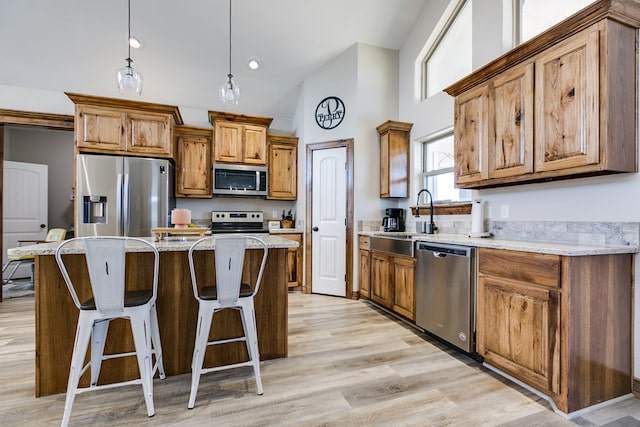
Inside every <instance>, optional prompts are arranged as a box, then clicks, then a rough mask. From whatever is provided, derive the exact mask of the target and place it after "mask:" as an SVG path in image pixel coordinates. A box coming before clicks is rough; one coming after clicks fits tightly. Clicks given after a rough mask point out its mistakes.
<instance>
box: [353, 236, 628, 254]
mask: <svg viewBox="0 0 640 427" xmlns="http://www.w3.org/2000/svg"><path fill="white" fill-rule="evenodd" d="M359 234H360V235H363V236H387V237H398V238H403V237H404V238H410V239H411V240H414V241H418V240H419V241H424V242H432V243H445V244H446V243H449V244H455V245H465V246H473V247H477V248H494V249H506V250H511V251H524V252H537V253H542V254H553V255H564V256H585V255H611V254H631V253H638V247H637V246H604V245H603V246H592V245H580V244H574V243H557V242H554V243H550V242H536V241H517V240H499V239H494V238H492V237H487V238H481V237H468V236H467V235H460V234H422V233H405V232H380V231H361V232H359Z"/></svg>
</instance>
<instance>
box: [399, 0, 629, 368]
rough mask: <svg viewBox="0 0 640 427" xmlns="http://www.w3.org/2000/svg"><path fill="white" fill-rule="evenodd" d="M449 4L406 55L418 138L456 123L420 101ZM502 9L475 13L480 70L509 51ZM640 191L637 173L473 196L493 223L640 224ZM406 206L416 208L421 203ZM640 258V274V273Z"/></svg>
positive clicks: (420, 27) (438, 8)
mask: <svg viewBox="0 0 640 427" xmlns="http://www.w3.org/2000/svg"><path fill="white" fill-rule="evenodd" d="M474 3H477V2H474ZM448 4H449V1H448V0H430V1H429V2H428V3H427V5H426V6H425V8H424V10H423V11H422V14H421V15H420V17H419V19H418V22H417V23H416V25H415V26H414V28H413V29H412V31H411V33H410V34H409V36H408V37H407V40H406V42H405V43H404V45H403V46H402V48H401V50H400V100H399V101H400V120H403V121H412V122H414V123H415V124H414V128H413V132H412V137H413V138H414V139H416V138H420V137H422V136H424V135H428V134H430V133H432V132H434V131H437V130H439V129H442V128H445V127H448V126H452V124H453V99H452V98H451V97H449V96H448V95H446V94H444V93H442V94H438V95H436V96H433V97H431V98H429V99H427V100H426V101H424V102H419V101H417V100H416V97H415V89H416V86H415V85H416V84H417V82H416V80H415V78H414V76H415V64H416V60H417V59H418V56H419V54H420V51H421V49H422V47H423V45H424V43H425V42H426V41H427V39H428V38H429V36H430V33H431V31H432V30H433V28H434V27H435V26H436V24H437V21H438V19H439V17H440V16H441V14H442V11H443V10H444V9H445V8H446V7H447V5H448ZM502 7H503V1H502V0H485V1H483V2H482V9H478V10H474V12H473V34H474V40H473V64H474V67H476V68H477V67H479V66H482V65H484V63H486V62H488V61H491V60H492V59H495V58H496V57H498V56H499V55H500V54H501V53H502V51H503V49H504V47H503V41H502V40H503V37H502V34H501V33H500V32H501V31H502V29H503V28H505V27H506V28H508V27H509V25H503V21H502V17H503V9H502ZM415 170H419V168H418V169H415ZM416 177H417V173H416V175H414V178H416ZM414 181H418V180H417V179H414ZM414 188H416V187H414ZM639 188H640V175H639V174H637V173H634V174H620V175H610V176H602V177H591V178H580V179H570V180H566V181H556V182H550V183H538V184H526V185H516V186H511V187H503V188H496V189H485V190H477V191H474V192H473V193H474V196H473V197H474V198H476V197H479V198H482V199H483V200H485V201H486V202H487V204H488V213H489V219H492V220H505V219H504V218H501V217H500V211H501V209H500V207H501V206H503V205H507V206H509V217H508V218H507V219H506V220H519V221H526V220H530V221H614V222H615V221H621V222H640V198H639V197H637V195H638V191H639V190H638V189H639ZM406 202H407V204H414V203H415V200H414V201H411V199H409V200H407V201H406ZM638 258H640V257H636V265H635V268H636V271H640V262H639V261H638ZM636 276H638V275H636ZM635 288H636V289H637V290H640V280H639V279H636V283H635ZM638 300H639V301H636V306H635V309H634V312H635V314H634V317H635V322H636V324H638V323H637V322H638V321H640V299H638ZM636 335H637V336H636V337H635V339H634V342H635V346H636V348H635V351H634V354H635V358H634V359H635V360H634V376H635V377H640V335H639V334H638V333H637V334H636Z"/></svg>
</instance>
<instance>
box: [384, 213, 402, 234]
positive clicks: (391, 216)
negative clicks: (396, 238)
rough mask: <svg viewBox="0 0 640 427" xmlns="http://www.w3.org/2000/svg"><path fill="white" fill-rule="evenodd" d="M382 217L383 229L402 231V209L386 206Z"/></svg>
mask: <svg viewBox="0 0 640 427" xmlns="http://www.w3.org/2000/svg"><path fill="white" fill-rule="evenodd" d="M384 214H385V217H384V218H383V219H382V226H383V227H384V231H404V209H398V208H388V209H385V210H384Z"/></svg>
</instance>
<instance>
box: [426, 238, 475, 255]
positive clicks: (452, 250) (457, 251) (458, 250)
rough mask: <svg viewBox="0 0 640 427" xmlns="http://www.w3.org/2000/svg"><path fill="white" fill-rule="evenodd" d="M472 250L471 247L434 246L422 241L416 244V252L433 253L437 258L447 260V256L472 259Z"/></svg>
mask: <svg viewBox="0 0 640 427" xmlns="http://www.w3.org/2000/svg"><path fill="white" fill-rule="evenodd" d="M472 249H473V248H472V247H469V246H459V245H447V244H433V243H431V242H420V241H418V242H417V243H416V252H433V256H434V257H436V258H445V257H447V255H454V256H460V257H470V256H471V252H472Z"/></svg>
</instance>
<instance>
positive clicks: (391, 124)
mask: <svg viewBox="0 0 640 427" xmlns="http://www.w3.org/2000/svg"><path fill="white" fill-rule="evenodd" d="M412 127H413V123H407V122H397V121H395V120H387V121H386V122H384V123H382V124H381V125H378V126H377V127H376V130H377V131H378V133H384V132H388V131H390V130H399V131H403V132H410V131H411V128H412Z"/></svg>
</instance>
